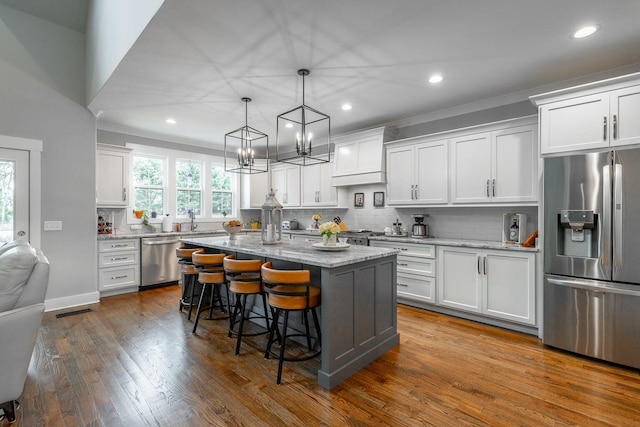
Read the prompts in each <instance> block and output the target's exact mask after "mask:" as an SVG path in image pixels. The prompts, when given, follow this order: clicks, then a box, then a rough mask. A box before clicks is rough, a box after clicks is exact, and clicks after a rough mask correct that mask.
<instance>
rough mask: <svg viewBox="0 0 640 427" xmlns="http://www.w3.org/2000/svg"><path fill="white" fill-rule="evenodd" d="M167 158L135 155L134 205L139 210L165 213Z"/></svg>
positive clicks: (159, 213)
mask: <svg viewBox="0 0 640 427" xmlns="http://www.w3.org/2000/svg"><path fill="white" fill-rule="evenodd" d="M165 165H166V159H164V158H161V157H150V156H141V155H134V156H133V191H134V207H135V209H137V210H144V211H146V212H156V213H157V214H158V215H159V216H160V215H162V214H163V213H164V181H165V178H164V177H165V169H166V166H165Z"/></svg>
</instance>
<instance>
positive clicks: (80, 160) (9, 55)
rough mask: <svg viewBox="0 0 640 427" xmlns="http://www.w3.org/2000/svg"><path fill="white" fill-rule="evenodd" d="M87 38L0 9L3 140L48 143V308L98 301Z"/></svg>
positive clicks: (44, 213) (93, 132) (45, 239)
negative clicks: (51, 223)
mask: <svg viewBox="0 0 640 427" xmlns="http://www.w3.org/2000/svg"><path fill="white" fill-rule="evenodd" d="M84 59H85V57H84V35H83V34H80V33H78V32H75V31H72V30H68V29H66V28H63V27H61V26H58V25H55V24H51V23H49V22H47V21H44V20H41V19H39V18H36V17H33V16H30V15H27V14H23V13H21V12H18V11H15V10H14V9H11V8H8V7H6V6H2V5H0V76H1V78H0V99H1V100H2V102H0V134H2V135H9V136H17V137H23V138H30V139H37V140H42V141H43V146H44V151H43V153H42V183H41V186H42V214H41V218H42V220H43V221H47V220H62V224H63V230H62V231H46V232H44V231H43V232H42V245H41V246H42V250H43V251H44V252H45V254H46V255H47V257H48V258H49V261H50V262H51V274H50V280H49V289H48V292H47V309H51V308H61V307H64V306H71V305H76V304H81V303H87V302H91V301H95V300H96V299H97V297H98V293H97V254H96V238H95V215H96V214H95V212H96V211H95V143H96V123H95V118H94V117H93V115H92V114H91V113H90V112H89V111H88V110H87V109H86V108H84V107H83V102H84V99H85V97H84V65H85V64H84V62H85V61H84Z"/></svg>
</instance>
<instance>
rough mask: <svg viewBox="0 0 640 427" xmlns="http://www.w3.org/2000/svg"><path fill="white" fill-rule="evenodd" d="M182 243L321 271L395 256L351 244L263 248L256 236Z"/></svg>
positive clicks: (385, 250)
mask: <svg viewBox="0 0 640 427" xmlns="http://www.w3.org/2000/svg"><path fill="white" fill-rule="evenodd" d="M181 241H182V242H183V243H186V244H188V245H194V246H202V247H206V248H214V249H219V250H221V251H224V250H229V251H240V252H243V253H245V254H249V255H257V256H261V257H266V258H275V259H280V260H284V261H291V262H297V263H300V264H305V265H313V266H317V267H321V268H337V267H342V266H345V265H350V264H356V263H359V262H363V261H369V260H375V259H379V258H385V257H388V256H390V255H396V254H397V253H398V252H399V251H398V250H396V249H388V248H376V247H370V246H357V245H352V246H351V247H349V248H348V249H346V250H344V251H322V250H318V249H315V248H313V247H312V246H311V245H310V244H309V242H304V241H298V240H285V241H283V242H282V243H280V244H276V245H263V244H262V242H261V239H260V238H259V237H257V236H238V237H237V239H236V240H235V241H232V240H229V237H228V236H220V237H218V236H216V237H186V238H183V239H181Z"/></svg>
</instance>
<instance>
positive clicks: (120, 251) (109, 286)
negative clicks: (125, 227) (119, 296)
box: [98, 239, 140, 294]
mask: <svg viewBox="0 0 640 427" xmlns="http://www.w3.org/2000/svg"><path fill="white" fill-rule="evenodd" d="M138 286H140V239H122V240H101V241H98V290H99V291H100V292H102V293H109V294H115V293H119V292H128V291H132V290H137V288H138Z"/></svg>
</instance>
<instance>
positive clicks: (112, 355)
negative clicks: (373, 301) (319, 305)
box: [15, 286, 640, 427]
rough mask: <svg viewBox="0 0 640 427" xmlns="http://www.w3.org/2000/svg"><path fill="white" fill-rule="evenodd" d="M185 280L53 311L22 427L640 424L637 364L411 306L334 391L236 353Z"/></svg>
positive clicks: (245, 352) (306, 368)
mask: <svg viewBox="0 0 640 427" xmlns="http://www.w3.org/2000/svg"><path fill="white" fill-rule="evenodd" d="M179 294H180V292H179V289H178V287H177V286H172V287H168V288H162V289H155V290H149V291H144V292H140V293H137V294H128V295H122V296H115V297H109V298H104V299H103V300H102V301H101V302H100V303H99V304H94V305H92V306H90V308H92V309H93V311H92V312H89V313H84V314H78V315H74V316H68V317H61V318H56V317H55V313H46V314H45V319H44V321H43V325H42V328H41V331H40V333H39V336H38V341H37V344H36V349H35V352H34V355H33V358H32V362H31V366H30V369H29V376H28V378H27V381H26V384H25V389H24V393H23V395H22V397H21V399H20V402H21V409H20V410H19V411H18V420H17V422H16V424H15V425H16V426H29V427H31V426H88V425H91V426H109V427H111V426H205V425H214V426H218V425H219V426H228V425H244V426H263V425H264V426H270V425H287V426H316V425H325V426H338V425H340V426H342V425H349V426H378V425H393V426H417V425H435V426H471V425H473V426H477V425H492V426H515V425H520V426H547V425H579V426H590V425H597V426H602V425H610V426H632V425H635V426H637V425H639V424H640V404H639V402H640V375H639V372H638V370H635V369H629V368H624V367H620V366H616V365H612V364H609V363H604V362H601V361H596V360H592V359H588V358H583V357H579V356H575V355H573V354H569V353H565V352H561V351H558V350H554V349H551V348H548V347H545V346H543V345H542V344H541V343H540V342H539V340H538V339H537V338H535V337H532V336H528V335H524V334H520V333H516V332H510V331H506V330H503V329H500V328H495V327H491V326H486V325H482V324H478V323H474V322H470V321H465V320H461V319H457V318H453V317H448V316H444V315H440V314H436V313H431V312H429V311H424V310H419V309H413V308H409V307H406V306H399V308H398V329H399V331H400V334H401V344H400V346H398V347H396V348H395V349H393V350H392V351H390V352H388V353H387V354H385V355H384V356H383V357H381V358H380V359H378V360H377V361H375V362H374V363H372V364H370V365H369V366H368V367H366V368H365V369H363V370H361V371H360V372H359V373H357V374H356V375H354V376H353V377H351V378H350V379H348V380H347V381H345V382H343V383H342V384H341V385H339V386H338V387H336V388H334V389H333V390H331V391H326V390H324V389H322V388H320V387H319V386H318V385H317V384H316V374H315V371H316V370H317V369H318V367H319V365H320V362H319V360H312V361H308V362H303V363H295V364H292V363H285V368H284V371H283V380H282V385H280V386H277V385H276V384H275V377H276V370H277V361H276V360H275V359H269V360H264V359H263V356H262V351H263V350H262V349H263V348H264V347H263V346H264V344H265V341H266V337H265V336H260V337H252V338H247V339H246V340H245V341H246V342H244V343H243V346H242V349H241V353H240V355H239V356H235V355H234V344H235V340H234V339H229V338H227V332H226V326H227V323H226V322H224V321H201V323H200V325H199V327H198V335H196V336H194V335H192V334H191V328H192V325H193V323H192V322H193V321H187V320H186V315H185V314H184V313H182V314H181V313H179V312H178V298H179Z"/></svg>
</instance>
